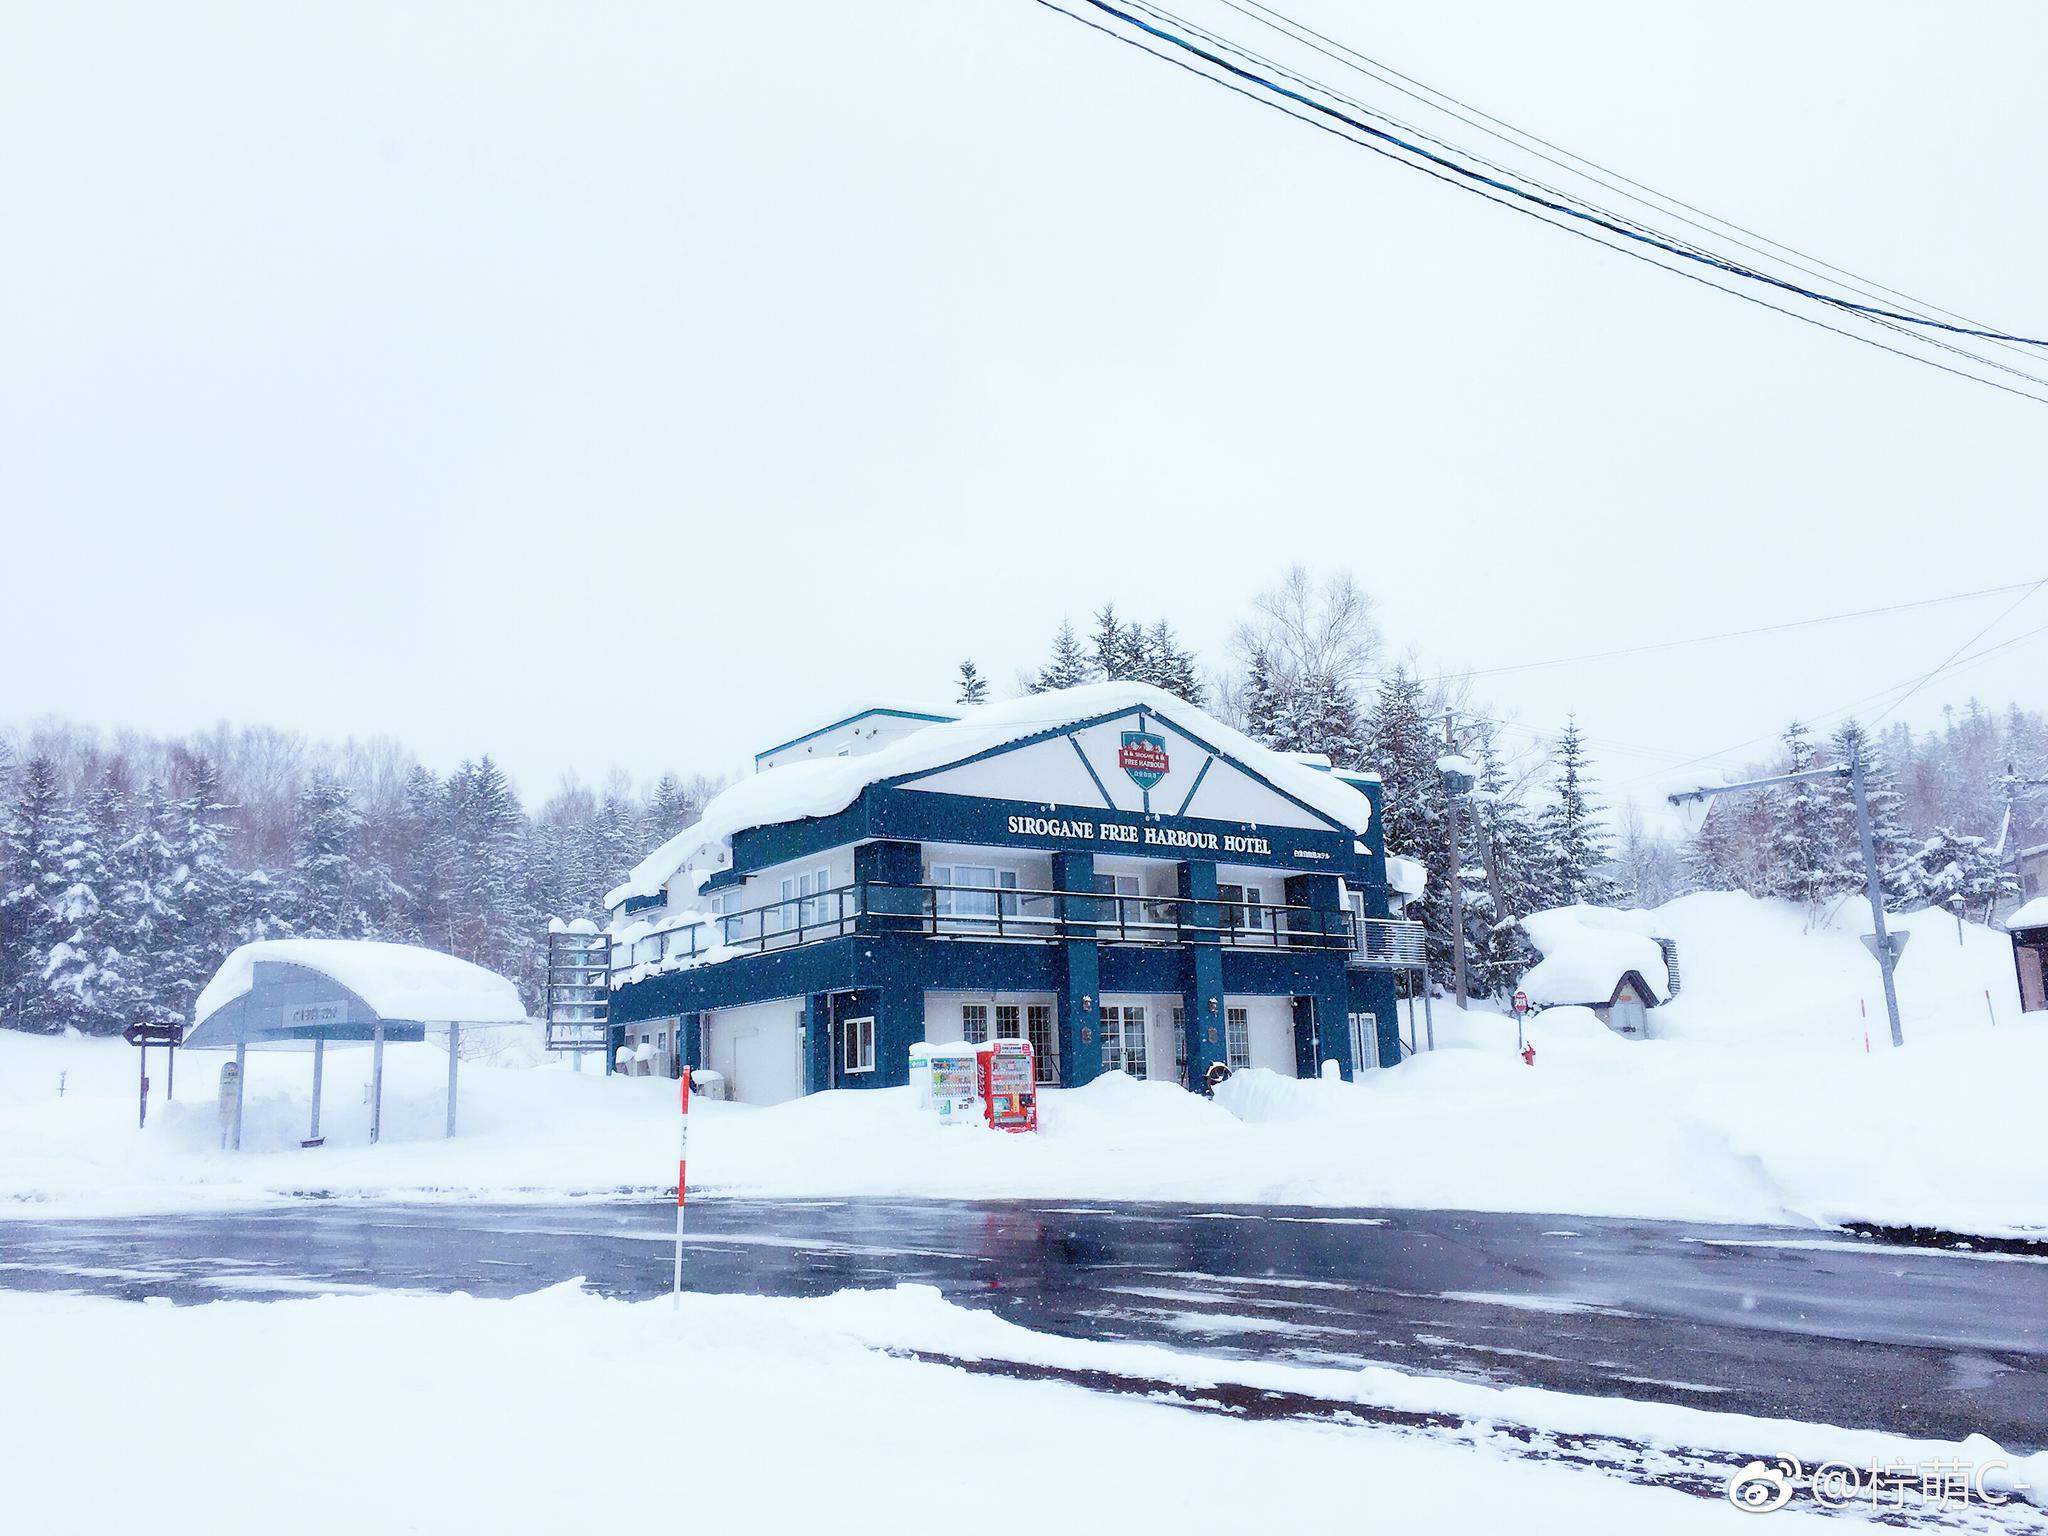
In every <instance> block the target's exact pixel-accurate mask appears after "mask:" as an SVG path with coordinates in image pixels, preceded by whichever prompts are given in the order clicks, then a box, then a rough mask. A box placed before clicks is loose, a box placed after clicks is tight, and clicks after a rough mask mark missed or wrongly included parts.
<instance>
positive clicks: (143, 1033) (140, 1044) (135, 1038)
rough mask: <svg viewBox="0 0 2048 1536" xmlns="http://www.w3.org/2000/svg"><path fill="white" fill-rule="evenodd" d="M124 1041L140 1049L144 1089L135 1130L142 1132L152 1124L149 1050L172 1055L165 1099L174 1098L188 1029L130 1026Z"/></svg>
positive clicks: (172, 1025) (138, 1073)
mask: <svg viewBox="0 0 2048 1536" xmlns="http://www.w3.org/2000/svg"><path fill="white" fill-rule="evenodd" d="M121 1038H122V1039H123V1040H126V1041H127V1042H128V1043H129V1044H130V1045H132V1046H134V1047H135V1049H136V1056H135V1061H136V1068H137V1071H136V1076H137V1077H138V1078H139V1079H140V1080H141V1086H140V1088H139V1090H138V1091H137V1094H136V1099H137V1105H136V1112H135V1128H136V1129H137V1130H138V1131H139V1130H141V1129H143V1128H144V1127H145V1126H147V1125H148V1124H149V1048H150V1047H151V1046H152V1045H160V1046H162V1047H163V1048H164V1049H165V1050H167V1051H169V1052H170V1053H171V1065H170V1069H169V1072H167V1073H166V1075H165V1082H164V1098H165V1099H166V1100H168V1099H169V1098H170V1096H171V1085H172V1084H173V1083H174V1082H175V1081H176V1077H175V1076H174V1075H173V1074H175V1073H176V1072H177V1069H178V1068H177V1063H178V1047H179V1046H181V1045H183V1044H184V1043H185V1026H184V1025H183V1024H181V1023H176V1022H173V1023H168V1024H130V1025H129V1026H128V1027H127V1028H126V1029H124V1030H122V1031H121Z"/></svg>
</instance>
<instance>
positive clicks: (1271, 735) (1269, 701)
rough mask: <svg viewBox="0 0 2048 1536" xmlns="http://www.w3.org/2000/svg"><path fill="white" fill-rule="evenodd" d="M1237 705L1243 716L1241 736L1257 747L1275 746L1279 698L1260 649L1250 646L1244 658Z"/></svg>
mask: <svg viewBox="0 0 2048 1536" xmlns="http://www.w3.org/2000/svg"><path fill="white" fill-rule="evenodd" d="M1238 704H1239V708H1240V709H1241V710H1242V712H1243V715H1244V733H1245V735H1247V736H1249V737H1251V739H1252V740H1253V741H1256V742H1258V743H1259V745H1261V746H1265V747H1272V746H1275V744H1276V743H1277V742H1278V740H1279V733H1280V732H1279V727H1280V694H1279V689H1278V688H1277V687H1276V686H1275V683H1274V679H1273V667H1272V661H1271V658H1270V657H1269V656H1268V655H1267V652H1266V648H1265V647H1264V646H1263V645H1257V644H1254V645H1253V646H1251V648H1250V650H1249V653H1248V654H1247V655H1246V657H1245V667H1244V685H1243V689H1242V691H1241V693H1240V694H1239V696H1238Z"/></svg>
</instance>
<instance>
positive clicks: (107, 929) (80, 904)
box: [42, 762, 131, 1034]
mask: <svg viewBox="0 0 2048 1536" xmlns="http://www.w3.org/2000/svg"><path fill="white" fill-rule="evenodd" d="M127 821H128V792H127V785H126V777H125V768H124V766H123V765H122V764H120V763H118V762H117V763H115V764H114V765H113V767H112V768H111V769H110V770H109V771H108V772H106V773H104V774H103V775H102V776H101V778H100V779H99V781H98V782H97V783H95V784H94V785H93V786H92V788H91V789H90V790H88V791H87V792H86V795H85V798H84V802H83V804H82V805H81V807H80V815H79V817H78V819H77V822H76V824H75V832H76V835H75V836H73V838H72V839H71V841H70V842H69V843H67V844H66V845H65V847H64V849H63V852H62V855H61V865H62V871H63V882H64V888H63V891H62V894H61V895H59V896H58V898H57V903H56V912H57V918H58V933H59V937H58V939H57V942H56V943H54V944H53V945H51V947H50V949H49V951H48V953H46V954H45V955H44V956H43V975H42V980H43V986H44V1001H45V1005H46V1006H47V1007H49V1008H50V1009H51V1010H52V1016H53V1018H54V1021H55V1024H56V1026H57V1027H60V1028H64V1027H68V1028H72V1029H77V1030H81V1031H83V1032H85V1033H87V1034H110V1033H114V1032H117V1031H119V1030H120V1029H122V1028H124V1027H125V1026H126V1025H127V1024H128V1023H130V1022H131V1020H129V1019H127V1018H125V1017H123V1016H122V1015H123V1014H124V1013H125V1011H126V1008H127V1004H128V1001H129V998H128V984H129V976H130V974H131V971H130V964H129V958H128V953H127V950H128V946H129V943H130V928H129V924H128V922H127V920H126V914H125V913H123V912H122V910H121V908H120V905H119V897H120V892H121V890H122V887H123V885H124V873H125V868H126V861H127V847H126V844H127V838H128V826H127Z"/></svg>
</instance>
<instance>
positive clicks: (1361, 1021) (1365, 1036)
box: [1351, 1013, 1380, 1073]
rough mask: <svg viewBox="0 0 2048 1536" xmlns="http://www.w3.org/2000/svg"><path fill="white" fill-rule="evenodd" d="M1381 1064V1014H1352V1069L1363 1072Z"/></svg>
mask: <svg viewBox="0 0 2048 1536" xmlns="http://www.w3.org/2000/svg"><path fill="white" fill-rule="evenodd" d="M1379 1064H1380V1016H1379V1015H1378V1014H1376V1013H1354V1014H1352V1015H1351V1070H1352V1071H1353V1072H1354V1073H1356V1072H1363V1071H1365V1069H1366V1068H1368V1067H1376V1066H1378V1065H1379Z"/></svg>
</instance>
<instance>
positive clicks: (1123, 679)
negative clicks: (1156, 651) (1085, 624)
mask: <svg viewBox="0 0 2048 1536" xmlns="http://www.w3.org/2000/svg"><path fill="white" fill-rule="evenodd" d="M1094 663H1095V671H1096V673H1097V674H1099V675H1100V676H1101V678H1102V680H1103V681H1104V682H1109V683H1130V682H1143V681H1145V669H1146V654H1145V632H1144V631H1143V630H1142V629H1140V628H1139V627H1138V626H1137V625H1135V624H1125V623H1123V622H1122V621H1121V620H1119V619H1118V618H1117V616H1116V604H1114V603H1104V604H1103V605H1102V607H1101V608H1100V609H1098V610H1097V611H1096V614H1095V657H1094Z"/></svg>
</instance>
